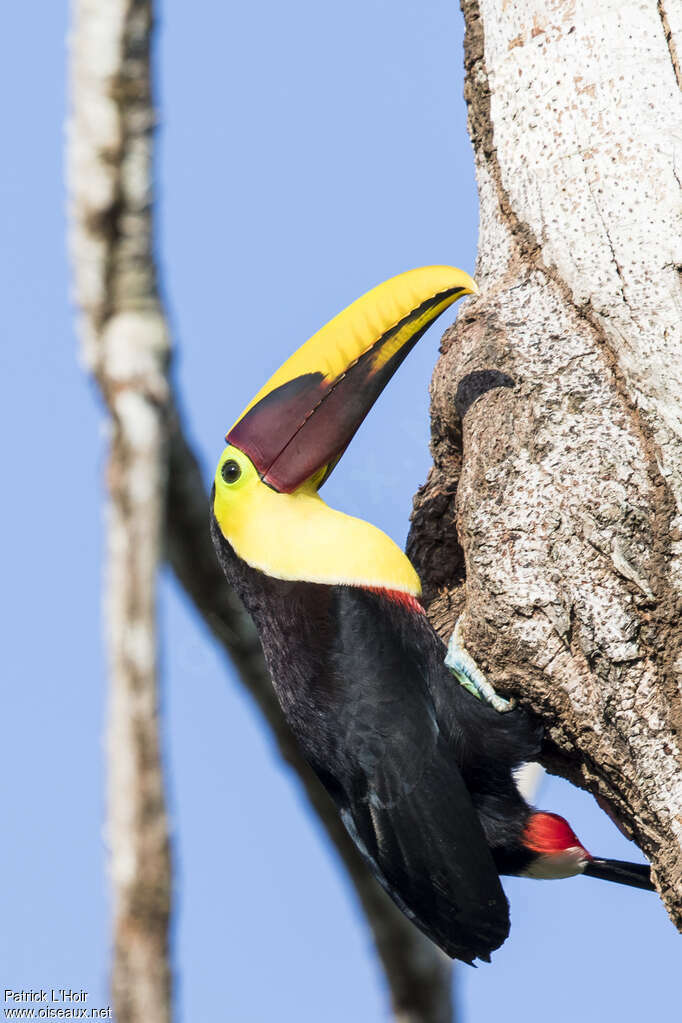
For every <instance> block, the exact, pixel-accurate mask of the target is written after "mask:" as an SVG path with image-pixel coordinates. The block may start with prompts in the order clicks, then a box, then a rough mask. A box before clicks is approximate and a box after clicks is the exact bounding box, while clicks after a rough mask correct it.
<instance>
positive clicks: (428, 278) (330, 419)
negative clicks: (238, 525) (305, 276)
mask: <svg viewBox="0 0 682 1023" xmlns="http://www.w3.org/2000/svg"><path fill="white" fill-rule="evenodd" d="M477 292H478V288H477V286H476V284H475V282H474V281H473V280H472V279H471V277H469V275H468V274H466V273H464V272H463V271H462V270H455V269H454V268H453V267H449V266H428V267H423V268H421V269H419V270H409V271H408V272H407V273H404V274H400V275H399V276H398V277H393V278H391V280H389V281H386V282H385V283H384V284H380V285H379V286H378V287H376V288H373V289H372V290H371V291H368V292H367V294H366V295H363V296H362V298H359V299H358V300H357V301H356V302H353V304H352V305H350V306H348V308H347V309H344V311H343V312H342V313H339V315H338V316H335V317H334V319H333V320H331V321H330V322H329V323H328V324H327V325H326V326H325V327H323V328H322V330H319V331H318V332H317V334H314V335H313V336H312V337H311V338H310V340H309V341H306V343H305V344H304V345H302V347H301V348H299V349H298V351H296V352H294V354H293V355H292V356H291V357H290V358H289V359H287V361H286V362H285V363H284V365H283V366H281V367H280V368H279V369H278V370H277V372H276V373H275V374H274V376H272V377H270V379H269V380H268V382H267V384H265V386H264V387H263V388H261V390H260V391H259V392H258V394H257V395H256V397H255V398H254V399H253V401H252V402H250V404H249V405H247V407H246V408H245V409H244V412H243V413H242V414H241V416H240V417H239V419H238V420H237V422H236V423H235V424H234V426H233V427H232V429H231V430H230V432H229V433H228V434H227V438H226V439H227V441H228V443H229V444H233V445H234V446H235V447H237V448H239V449H240V451H243V452H244V453H245V454H246V455H248V456H249V458H250V459H251V461H252V462H253V464H254V465H255V467H256V469H257V470H258V472H259V474H260V476H261V478H262V479H263V481H264V482H265V483H267V484H268V485H269V486H271V487H273V488H274V489H275V490H278V491H280V492H281V493H292V492H293V491H294V490H296V489H297V488H298V487H299V486H300V485H301V484H302V483H304V482H305V481H306V480H309V479H311V477H313V476H316V475H319V479H318V480H317V481H316V484H317V486H318V487H319V486H321V485H322V483H323V482H324V480H325V479H327V477H328V476H329V474H330V472H331V471H332V469H333V468H334V466H335V465H336V463H337V462H338V460H339V458H340V457H341V455H342V454H343V452H344V451H345V449H346V447H347V446H348V444H349V442H350V440H351V438H352V437H353V434H354V433H355V431H356V430H357V429H358V427H359V426H360V424H361V422H362V421H363V419H364V418H365V416H366V415H367V413H368V412H369V410H370V408H371V407H372V405H373V404H374V402H375V401H376V399H377V398H378V396H379V394H380V393H381V391H382V390H383V389H384V387H385V386H386V384H387V383H388V381H389V380H390V379H391V377H392V376H393V374H394V373H395V371H396V370H397V368H398V366H399V365H400V363H401V362H402V361H403V359H404V358H405V356H406V355H407V354H408V352H409V351H411V349H412V348H413V347H414V345H415V344H416V343H417V341H418V340H419V338H420V337H421V336H422V334H423V333H424V331H425V330H426V329H427V327H429V326H430V325H431V324H432V323H433V321H434V320H435V319H436V317H437V316H439V315H440V314H441V313H442V312H443V311H444V310H445V309H447V307H448V306H450V305H452V303H453V302H455V301H456V300H457V299H458V298H461V297H462V296H463V295H472V294H476V293H477Z"/></svg>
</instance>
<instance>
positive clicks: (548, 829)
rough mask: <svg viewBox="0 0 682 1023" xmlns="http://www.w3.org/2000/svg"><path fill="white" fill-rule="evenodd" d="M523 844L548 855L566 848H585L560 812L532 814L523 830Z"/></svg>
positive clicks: (533, 850)
mask: <svg viewBox="0 0 682 1023" xmlns="http://www.w3.org/2000/svg"><path fill="white" fill-rule="evenodd" d="M523 844H524V845H525V847H526V848H527V849H530V850H531V851H532V852H536V853H540V854H541V855H546V856H551V855H552V854H556V853H560V852H563V851H564V849H574V848H576V847H578V848H579V849H584V848H585V847H584V846H583V844H582V842H581V841H580V839H579V838H578V836H577V835H576V833H575V831H574V830H573V828H572V827H571V825H570V824H569V823H568V821H567V820H564V818H563V817H560V816H559V814H558V813H533V814H531V817H530V820H529V821H528V824H527V825H526V829H525V831H524V832H523ZM585 852H587V850H585ZM588 855H589V853H588Z"/></svg>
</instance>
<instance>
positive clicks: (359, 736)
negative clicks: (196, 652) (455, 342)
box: [211, 515, 541, 962]
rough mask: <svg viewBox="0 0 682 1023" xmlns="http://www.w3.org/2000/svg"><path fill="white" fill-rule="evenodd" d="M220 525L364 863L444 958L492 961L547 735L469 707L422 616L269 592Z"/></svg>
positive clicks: (299, 591) (515, 718)
mask: <svg viewBox="0 0 682 1023" xmlns="http://www.w3.org/2000/svg"><path fill="white" fill-rule="evenodd" d="M211 520H212V521H211V531H212V536H213V541H214V544H215V546H216V550H217V553H218V557H219V559H220V562H221V564H222V567H223V570H224V571H225V573H226V575H227V577H228V579H229V581H230V582H231V583H232V585H233V586H234V587H235V589H236V590H237V592H238V593H239V594H240V596H241V598H242V600H243V601H244V603H245V605H246V607H247V608H248V610H249V612H250V613H251V615H252V616H253V618H254V621H255V623H256V627H257V628H258V631H259V634H260V637H261V641H262V644H263V650H264V653H265V657H266V660H267V663H268V668H269V670H270V672H271V675H272V678H273V682H274V685H275V688H276V691H277V695H278V698H279V700H280V703H281V705H282V708H283V711H284V713H285V716H286V718H287V721H288V723H289V725H290V727H291V729H292V731H293V732H294V734H295V736H296V738H297V740H298V742H299V744H300V746H301V749H302V751H303V754H304V756H305V757H306V759H307V760H308V761H309V763H310V764H311V766H312V768H313V769H314V770H315V772H316V773H317V775H318V777H319V778H320V780H321V781H322V783H323V784H324V786H325V787H326V789H327V791H328V792H329V794H330V795H331V797H332V799H333V800H334V801H335V803H336V805H337V807H338V808H339V811H340V814H341V816H342V819H343V821H344V823H345V825H346V827H347V828H348V831H349V832H350V834H351V836H352V837H353V839H354V841H355V842H356V844H357V846H358V848H359V849H360V851H361V853H362V855H363V856H364V857H365V858H366V860H367V861H368V862H369V864H370V865H371V867H372V870H373V871H374V873H375V875H376V877H377V878H378V880H379V881H380V882H381V884H382V885H383V886H384V888H385V889H386V890H387V891H388V893H389V894H390V895H391V896H392V898H393V899H394V900H395V901H396V903H397V904H398V905H399V906H400V907H401V909H403V910H404V912H405V913H406V914H407V915H408V916H409V917H410V918H411V919H412V920H413V921H414V922H415V923H416V924H417V926H419V927H420V928H421V930H422V931H424V933H425V934H427V935H428V936H429V937H430V938H431V939H432V940H433V941H435V942H436V943H437V944H438V945H439V946H440V947H441V948H442V949H443V950H444V951H445V952H447V953H448V954H449V955H450V956H453V957H456V958H458V959H463V960H465V961H467V962H471V961H472V960H473V959H474V958H476V957H478V958H481V959H488V958H489V955H490V952H491V951H492V950H494V949H495V948H498V947H499V946H500V945H501V944H502V942H503V941H504V940H505V938H506V936H507V934H508V931H509V911H508V905H507V900H506V898H505V895H504V892H503V891H502V887H501V885H500V880H499V876H498V874H499V872H507V871H508V872H513V873H516V872H519V871H520V870H522V869H523V866H524V864H523V863H521V862H520V861H519V849H520V847H521V843H520V837H521V832H522V830H523V827H524V824H525V821H526V820H527V818H528V814H529V813H530V810H529V808H528V806H527V805H526V803H525V802H524V801H523V799H522V798H521V796H520V794H519V793H518V790H517V788H516V786H515V784H514V781H513V776H512V769H513V768H514V767H516V766H517V765H519V764H521V763H522V762H524V761H526V760H528V759H531V758H532V757H533V756H534V755H535V754H536V753H537V751H538V748H539V744H540V739H541V731H540V728H539V727H538V726H536V725H535V724H533V723H532V721H531V720H530V719H529V717H528V716H527V715H526V714H525V713H524V712H522V711H520V710H516V711H513V712H511V713H509V714H505V715H500V714H498V713H497V712H496V711H495V710H493V709H492V708H491V707H489V706H488V705H487V704H484V703H481V702H480V701H478V700H477V699H476V698H475V697H473V696H471V695H470V694H469V693H467V692H466V691H465V690H464V689H463V688H462V687H461V686H460V685H459V684H458V683H457V682H456V681H455V679H454V678H453V677H452V675H451V673H450V672H449V671H448V669H447V668H446V667H445V666H444V664H443V658H444V656H445V647H444V646H443V644H442V643H441V641H440V639H439V638H438V637H437V636H436V634H435V633H434V631H433V629H432V627H431V625H430V624H429V622H428V619H427V618H426V616H425V615H424V614H423V613H422V612H421V611H420V610H418V609H416V608H415V607H410V606H408V603H407V602H401V601H400V600H396V599H394V598H392V597H391V595H390V594H388V593H386V592H382V591H372V590H368V589H364V588H362V587H359V586H343V585H338V586H328V585H321V584H316V583H309V582H287V581H283V580H279V579H274V578H271V577H270V576H268V575H265V574H264V573H262V572H260V571H257V570H255V569H252V568H250V567H249V566H248V565H246V564H245V562H243V561H242V560H241V559H240V558H238V557H237V555H236V554H235V553H234V551H233V549H232V547H231V546H230V544H229V543H228V542H227V541H226V540H225V538H224V537H223V535H222V532H221V530H220V527H219V526H218V524H217V522H216V520H215V517H214V516H213V515H212V516H211ZM528 858H530V857H528Z"/></svg>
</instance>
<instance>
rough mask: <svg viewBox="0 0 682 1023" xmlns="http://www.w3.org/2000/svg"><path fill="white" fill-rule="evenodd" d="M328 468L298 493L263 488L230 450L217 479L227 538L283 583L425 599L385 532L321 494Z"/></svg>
mask: <svg viewBox="0 0 682 1023" xmlns="http://www.w3.org/2000/svg"><path fill="white" fill-rule="evenodd" d="M323 475H324V467H323V468H322V469H320V470H319V471H318V472H317V473H315V475H314V476H313V477H312V478H311V479H310V480H308V481H307V482H306V483H304V484H303V486H301V487H299V488H298V489H297V490H295V491H294V492H293V493H292V494H280V493H278V492H277V491H276V490H273V489H272V487H269V486H268V485H267V484H266V483H263V481H262V480H261V478H260V476H259V475H258V472H257V471H256V468H255V466H254V464H253V462H252V461H251V459H250V458H248V457H247V455H245V454H244V452H243V451H240V450H239V448H236V447H234V445H232V444H230V445H228V446H227V447H226V448H225V450H224V451H223V453H222V455H221V456H220V459H219V461H218V468H217V469H216V474H215V498H214V502H213V511H214V514H215V517H216V520H217V522H218V525H219V526H220V531H221V533H222V534H223V536H224V537H225V539H226V540H227V541H228V542H229V543H230V544H231V545H232V547H233V548H234V550H235V552H236V554H237V555H238V556H239V557H240V558H242V560H243V561H245V562H246V563H247V564H248V565H251V567H252V568H257V569H259V570H260V571H261V572H265V573H266V574H267V575H270V576H273V577H274V578H276V579H297V580H306V581H308V582H318V583H329V584H334V583H340V584H346V585H351V586H352V585H356V586H380V587H384V588H387V589H395V590H401V591H402V592H405V593H410V594H413V595H415V596H416V595H418V594H419V592H420V585H419V577H418V576H417V573H416V572H415V570H414V569H413V567H412V565H411V564H410V562H409V561H408V560H407V558H406V557H405V555H404V554H403V552H402V551H401V550H400V548H399V547H398V546H397V545H396V544H394V543H393V541H392V540H391V539H390V538H389V537H388V536H386V534H385V533H382V532H381V530H380V529H377V528H376V527H375V526H372V525H370V523H369V522H363V521H362V519H356V518H353V517H352V516H350V515H344V514H343V512H339V511H336V510H335V509H333V508H330V507H329V506H328V505H327V504H325V502H324V501H323V500H322V498H321V497H320V496H319V494H318V493H317V486H318V484H319V482H320V479H321V478H322V477H323Z"/></svg>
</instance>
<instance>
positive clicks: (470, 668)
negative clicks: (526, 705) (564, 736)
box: [445, 618, 516, 714]
mask: <svg viewBox="0 0 682 1023" xmlns="http://www.w3.org/2000/svg"><path fill="white" fill-rule="evenodd" d="M461 621H462V619H461V618H458V619H457V624H456V625H455V630H454V632H453V633H452V635H451V636H450V641H449V642H448V652H447V654H446V655H445V664H446V665H447V667H448V668H449V669H450V671H451V672H452V674H453V675H454V676H455V678H456V679H457V681H458V682H459V684H460V685H461V686H464V688H465V689H466V690H467V691H468V692H470V693H471V694H472V696H475V697H476V699H478V700H482V701H483V703H489V704H490V706H491V707H493V708H494V709H495V710H496V711H499V713H500V714H506V713H507V712H508V711H510V710H514V708H515V707H516V700H514V699H511V700H506V699H505V698H504V697H503V696H498V694H497V693H496V692H495V690H494V688H493V686H492V685H491V684H490V682H488V680H487V678H486V677H485V675H484V674H483V672H482V671H481V669H480V668H479V667H478V665H477V664H476V661H475V660H474V659H473V657H472V656H471V654H470V653H469V651H468V650H467V649H466V647H465V646H464V643H463V642H462V627H461Z"/></svg>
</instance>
